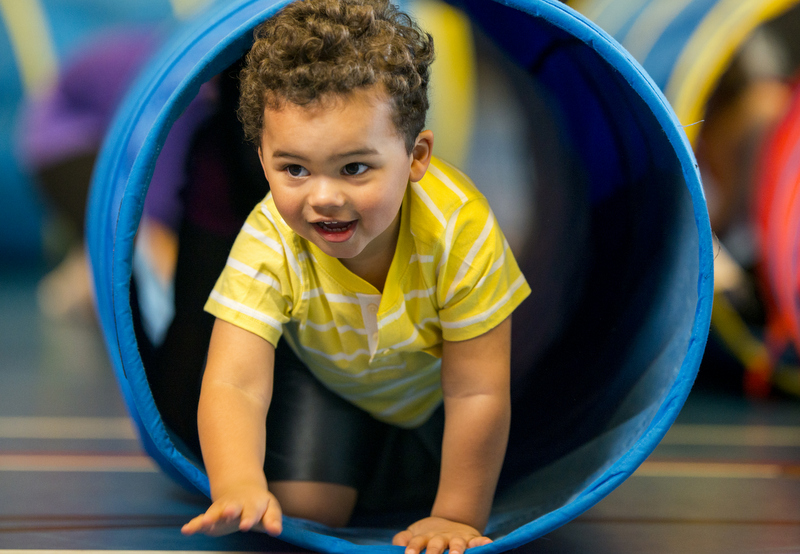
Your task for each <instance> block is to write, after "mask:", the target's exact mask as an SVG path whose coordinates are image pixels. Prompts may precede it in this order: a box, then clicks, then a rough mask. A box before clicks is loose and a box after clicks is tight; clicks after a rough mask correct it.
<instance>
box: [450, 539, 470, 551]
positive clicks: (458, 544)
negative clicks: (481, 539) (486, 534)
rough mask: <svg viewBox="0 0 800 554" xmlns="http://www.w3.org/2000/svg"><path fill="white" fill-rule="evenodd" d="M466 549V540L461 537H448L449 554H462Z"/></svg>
mask: <svg viewBox="0 0 800 554" xmlns="http://www.w3.org/2000/svg"><path fill="white" fill-rule="evenodd" d="M466 549H467V541H466V540H464V539H463V538H461V537H453V538H451V539H450V554H464V551H465V550H466Z"/></svg>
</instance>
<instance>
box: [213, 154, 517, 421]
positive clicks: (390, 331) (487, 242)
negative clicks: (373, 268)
mask: <svg viewBox="0 0 800 554" xmlns="http://www.w3.org/2000/svg"><path fill="white" fill-rule="evenodd" d="M529 293H530V287H528V284H527V282H526V281H525V278H524V277H523V275H522V273H521V272H520V270H519V267H518V266H517V263H516V260H515V259H514V256H513V255H512V253H511V250H510V249H509V247H508V244H507V243H506V240H505V237H504V236H503V233H502V231H501V230H500V227H499V226H498V225H497V222H496V221H495V217H494V214H493V213H492V211H491V209H490V208H489V205H488V203H487V201H486V199H485V198H484V197H483V195H482V194H481V193H480V192H479V191H478V190H477V189H476V188H475V186H474V185H473V184H472V182H471V181H470V180H469V178H467V177H466V175H464V174H463V173H461V172H460V171H459V170H458V169H456V168H454V167H452V166H450V165H448V164H446V163H444V162H442V161H440V160H437V159H434V160H433V162H432V163H431V165H430V167H429V169H428V172H427V173H426V174H425V176H424V177H423V178H422V179H421V180H420V181H419V182H418V183H410V184H409V186H408V188H407V190H406V194H405V197H404V199H403V204H402V207H401V215H400V237H399V239H398V242H397V249H396V251H395V254H394V258H393V260H392V264H391V267H390V269H389V274H388V276H387V278H386V284H385V286H384V290H383V294H381V293H380V292H379V291H378V290H377V289H376V288H375V287H373V286H372V285H371V284H369V283H367V282H366V281H364V280H363V279H361V278H360V277H358V276H356V275H355V274H353V273H351V272H350V271H349V270H348V269H347V268H345V267H344V265H342V263H341V262H340V261H339V260H338V259H336V258H333V257H330V256H328V255H327V254H325V253H323V252H322V251H321V250H320V249H319V248H317V247H316V246H315V245H314V244H312V243H310V242H308V241H306V240H305V239H303V238H301V237H300V236H298V235H297V234H296V233H294V231H292V229H291V228H290V227H289V226H288V225H287V224H286V222H285V221H284V220H283V219H282V218H281V216H280V215H279V214H278V211H277V210H276V208H275V204H274V202H273V201H272V196H271V195H267V197H266V198H265V199H264V200H263V201H262V202H261V203H260V204H259V205H258V206H256V208H255V209H254V210H253V212H252V213H251V214H250V216H249V217H248V219H247V221H246V222H245V224H244V227H243V228H242V231H241V232H240V233H239V236H238V238H237V239H236V242H235V244H234V246H233V248H232V249H231V254H230V257H229V258H228V261H227V263H226V267H225V269H224V270H223V272H222V275H221V276H220V278H219V280H218V281H217V284H216V286H215V287H214V290H213V291H212V293H211V295H210V297H209V300H208V302H207V303H206V310H207V311H208V312H210V313H211V314H213V315H215V316H216V317H218V318H221V319H224V320H226V321H228V322H230V323H233V324H235V325H237V326H239V327H242V328H244V329H246V330H248V331H251V332H252V333H255V334H256V335H259V336H261V337H263V338H264V339H266V340H268V341H269V342H271V343H272V344H273V345H277V343H278V340H279V339H280V337H281V336H284V337H285V338H286V340H287V342H288V344H289V345H290V346H291V347H292V349H293V350H294V351H295V352H296V353H297V355H298V357H299V358H300V359H301V360H302V361H303V362H304V363H305V364H306V365H307V366H308V367H309V369H310V370H311V371H312V373H313V374H314V375H316V376H317V378H319V379H320V380H321V381H322V382H323V383H325V385H326V386H327V387H329V388H330V389H331V390H333V391H334V392H336V393H337V394H339V395H340V396H342V397H343V398H345V399H346V400H348V401H350V402H352V403H353V404H355V405H356V406H359V407H360V408H362V409H364V410H366V411H367V412H369V413H371V414H372V415H373V416H374V417H375V418H377V419H379V420H382V421H385V422H388V423H392V424H394V425H398V426H401V427H415V426H418V425H421V424H422V423H424V422H425V421H426V420H427V419H428V417H429V416H430V415H431V413H432V412H433V411H434V410H435V409H436V408H437V407H438V405H439V403H440V402H441V399H442V391H441V378H440V369H441V355H442V341H443V340H448V341H461V340H467V339H471V338H475V337H477V336H480V335H482V334H483V333H485V332H487V331H489V330H490V329H492V328H493V327H495V326H496V325H498V324H499V323H500V322H502V321H503V320H504V319H505V318H506V317H508V316H509V315H510V314H511V312H512V311H513V310H514V309H515V308H516V307H517V306H518V305H519V304H520V303H521V302H522V301H523V300H524V299H525V297H526V296H527V295H528V294H529ZM276 371H280V368H276Z"/></svg>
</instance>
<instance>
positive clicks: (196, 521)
mask: <svg viewBox="0 0 800 554" xmlns="http://www.w3.org/2000/svg"><path fill="white" fill-rule="evenodd" d="M203 515H204V514H201V515H199V516H197V517H194V518H192V519H191V521H189V523H187V524H186V525H184V526H183V527H181V533H183V534H184V535H194V534H195V533H199V532H200V531H201V530H202V528H203Z"/></svg>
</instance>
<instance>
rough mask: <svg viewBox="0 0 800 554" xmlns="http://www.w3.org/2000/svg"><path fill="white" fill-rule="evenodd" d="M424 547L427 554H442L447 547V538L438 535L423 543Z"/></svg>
mask: <svg viewBox="0 0 800 554" xmlns="http://www.w3.org/2000/svg"><path fill="white" fill-rule="evenodd" d="M422 548H424V549H425V552H427V554H442V553H443V552H444V551H445V549H446V548H447V539H446V538H444V537H443V536H441V535H436V536H434V537H432V538H431V539H430V540H428V544H427V545H423V546H422ZM422 548H420V550H421V549H422Z"/></svg>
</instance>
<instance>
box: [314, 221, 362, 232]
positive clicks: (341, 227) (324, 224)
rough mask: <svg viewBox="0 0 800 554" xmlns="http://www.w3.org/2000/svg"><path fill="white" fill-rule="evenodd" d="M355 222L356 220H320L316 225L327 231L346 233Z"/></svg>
mask: <svg viewBox="0 0 800 554" xmlns="http://www.w3.org/2000/svg"><path fill="white" fill-rule="evenodd" d="M355 223H356V222H355V221H320V222H319V223H315V224H314V225H316V226H317V227H319V228H320V229H321V230H323V231H324V232H326V233H346V232H347V231H349V230H350V229H352V228H353V225H355Z"/></svg>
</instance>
